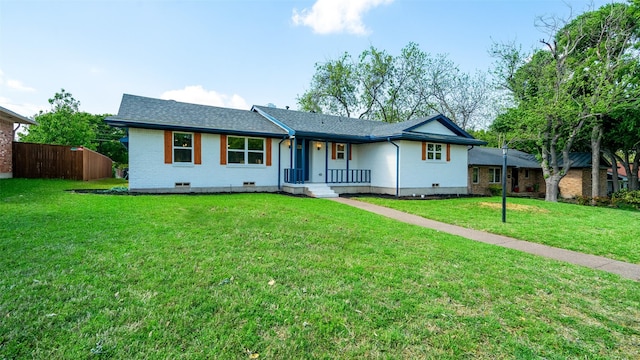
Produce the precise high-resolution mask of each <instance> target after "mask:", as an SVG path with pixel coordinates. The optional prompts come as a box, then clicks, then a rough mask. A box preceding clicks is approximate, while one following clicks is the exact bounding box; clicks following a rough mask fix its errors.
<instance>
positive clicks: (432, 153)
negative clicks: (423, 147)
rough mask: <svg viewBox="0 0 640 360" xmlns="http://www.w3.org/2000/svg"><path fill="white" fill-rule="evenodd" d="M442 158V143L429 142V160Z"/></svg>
mask: <svg viewBox="0 0 640 360" xmlns="http://www.w3.org/2000/svg"><path fill="white" fill-rule="evenodd" d="M442 159H443V156H442V144H432V143H427V160H436V161H441V160H442Z"/></svg>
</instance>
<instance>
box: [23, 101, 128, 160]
mask: <svg viewBox="0 0 640 360" xmlns="http://www.w3.org/2000/svg"><path fill="white" fill-rule="evenodd" d="M49 104H51V110H49V111H47V112H44V111H40V113H38V114H37V115H36V116H35V121H36V122H37V123H38V125H31V126H29V128H28V132H27V133H25V134H20V141H24V142H33V143H40V144H54V145H70V146H83V147H86V148H87V149H91V150H95V151H97V152H99V153H101V154H104V155H106V156H109V157H110V158H111V159H112V160H114V161H115V162H119V163H126V162H127V158H128V154H127V150H126V148H125V147H124V146H122V144H121V143H120V142H119V139H121V138H122V137H123V136H125V132H124V130H122V129H119V128H114V127H111V126H109V125H107V124H106V123H105V122H104V118H105V117H106V116H108V115H94V114H90V113H87V112H82V111H80V102H79V101H78V100H76V99H75V98H74V97H73V95H72V94H71V93H69V92H67V91H65V90H64V89H62V90H61V91H60V92H59V93H56V94H55V95H54V96H53V97H52V98H51V99H49Z"/></svg>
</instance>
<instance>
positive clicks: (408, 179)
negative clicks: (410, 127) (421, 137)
mask: <svg viewBox="0 0 640 360" xmlns="http://www.w3.org/2000/svg"><path fill="white" fill-rule="evenodd" d="M399 144H400V152H401V156H400V168H401V170H400V187H401V188H427V187H428V188H430V187H432V184H439V185H440V188H447V187H449V188H451V187H456V188H458V187H464V188H466V187H467V146H465V145H453V144H452V145H451V161H446V147H447V145H446V144H442V147H443V160H442V161H429V160H422V143H421V142H419V141H401V142H399Z"/></svg>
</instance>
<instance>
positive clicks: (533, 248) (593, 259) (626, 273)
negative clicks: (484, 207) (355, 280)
mask: <svg viewBox="0 0 640 360" xmlns="http://www.w3.org/2000/svg"><path fill="white" fill-rule="evenodd" d="M330 200H333V201H336V202H339V203H342V204H346V205H350V206H353V207H356V208H359V209H362V210H366V211H369V212H372V213H376V214H379V215H383V216H386V217H388V218H391V219H395V220H398V221H402V222H405V223H408V224H413V225H418V226H422V227H426V228H430V229H434V230H438V231H442V232H446V233H450V234H453V235H458V236H462V237H464V238H467V239H471V240H475V241H480V242H483V243H487V244H493V245H498V246H502V247H505V248H510V249H515V250H520V251H523V252H526V253H529V254H534V255H540V256H544V257H547V258H550V259H555V260H560V261H565V262H568V263H571V264H576V265H581V266H586V267H590V268H592V269H598V270H602V271H607V272H610V273H613V274H618V275H620V276H622V277H625V278H628V279H632V280H636V281H640V265H636V264H630V263H626V262H622V261H617V260H612V259H608V258H605V257H602V256H596V255H588V254H583V253H579V252H576V251H571V250H565V249H559V248H555V247H551V246H547V245H542V244H536V243H532V242H528V241H522V240H518V239H514V238H510V237H506V236H502V235H496V234H490V233H487V232H483V231H478V230H473V229H467V228H463V227H460V226H456V225H450V224H445V223H441V222H439V221H434V220H429V219H425V218H423V217H420V216H417V215H412V214H408V213H405V212H402V211H398V210H394V209H390V208H386V207H384V206H379V205H374V204H369V203H365V202H362V201H357V200H353V199H348V198H333V199H330Z"/></svg>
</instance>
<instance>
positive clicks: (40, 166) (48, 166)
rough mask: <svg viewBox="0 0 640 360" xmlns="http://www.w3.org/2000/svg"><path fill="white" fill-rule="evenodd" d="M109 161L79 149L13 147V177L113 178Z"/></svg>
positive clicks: (40, 146) (44, 145) (56, 146)
mask: <svg viewBox="0 0 640 360" xmlns="http://www.w3.org/2000/svg"><path fill="white" fill-rule="evenodd" d="M112 164H113V162H112V161H111V159H109V158H108V157H106V156H104V155H102V154H98V153H97V152H95V151H92V150H89V149H85V148H82V147H71V146H64V145H47V144H32V143H22V142H14V143H13V177H16V178H31V179H71V180H84V181H87V180H94V179H102V178H108V177H111V176H112V166H113V165H112Z"/></svg>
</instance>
